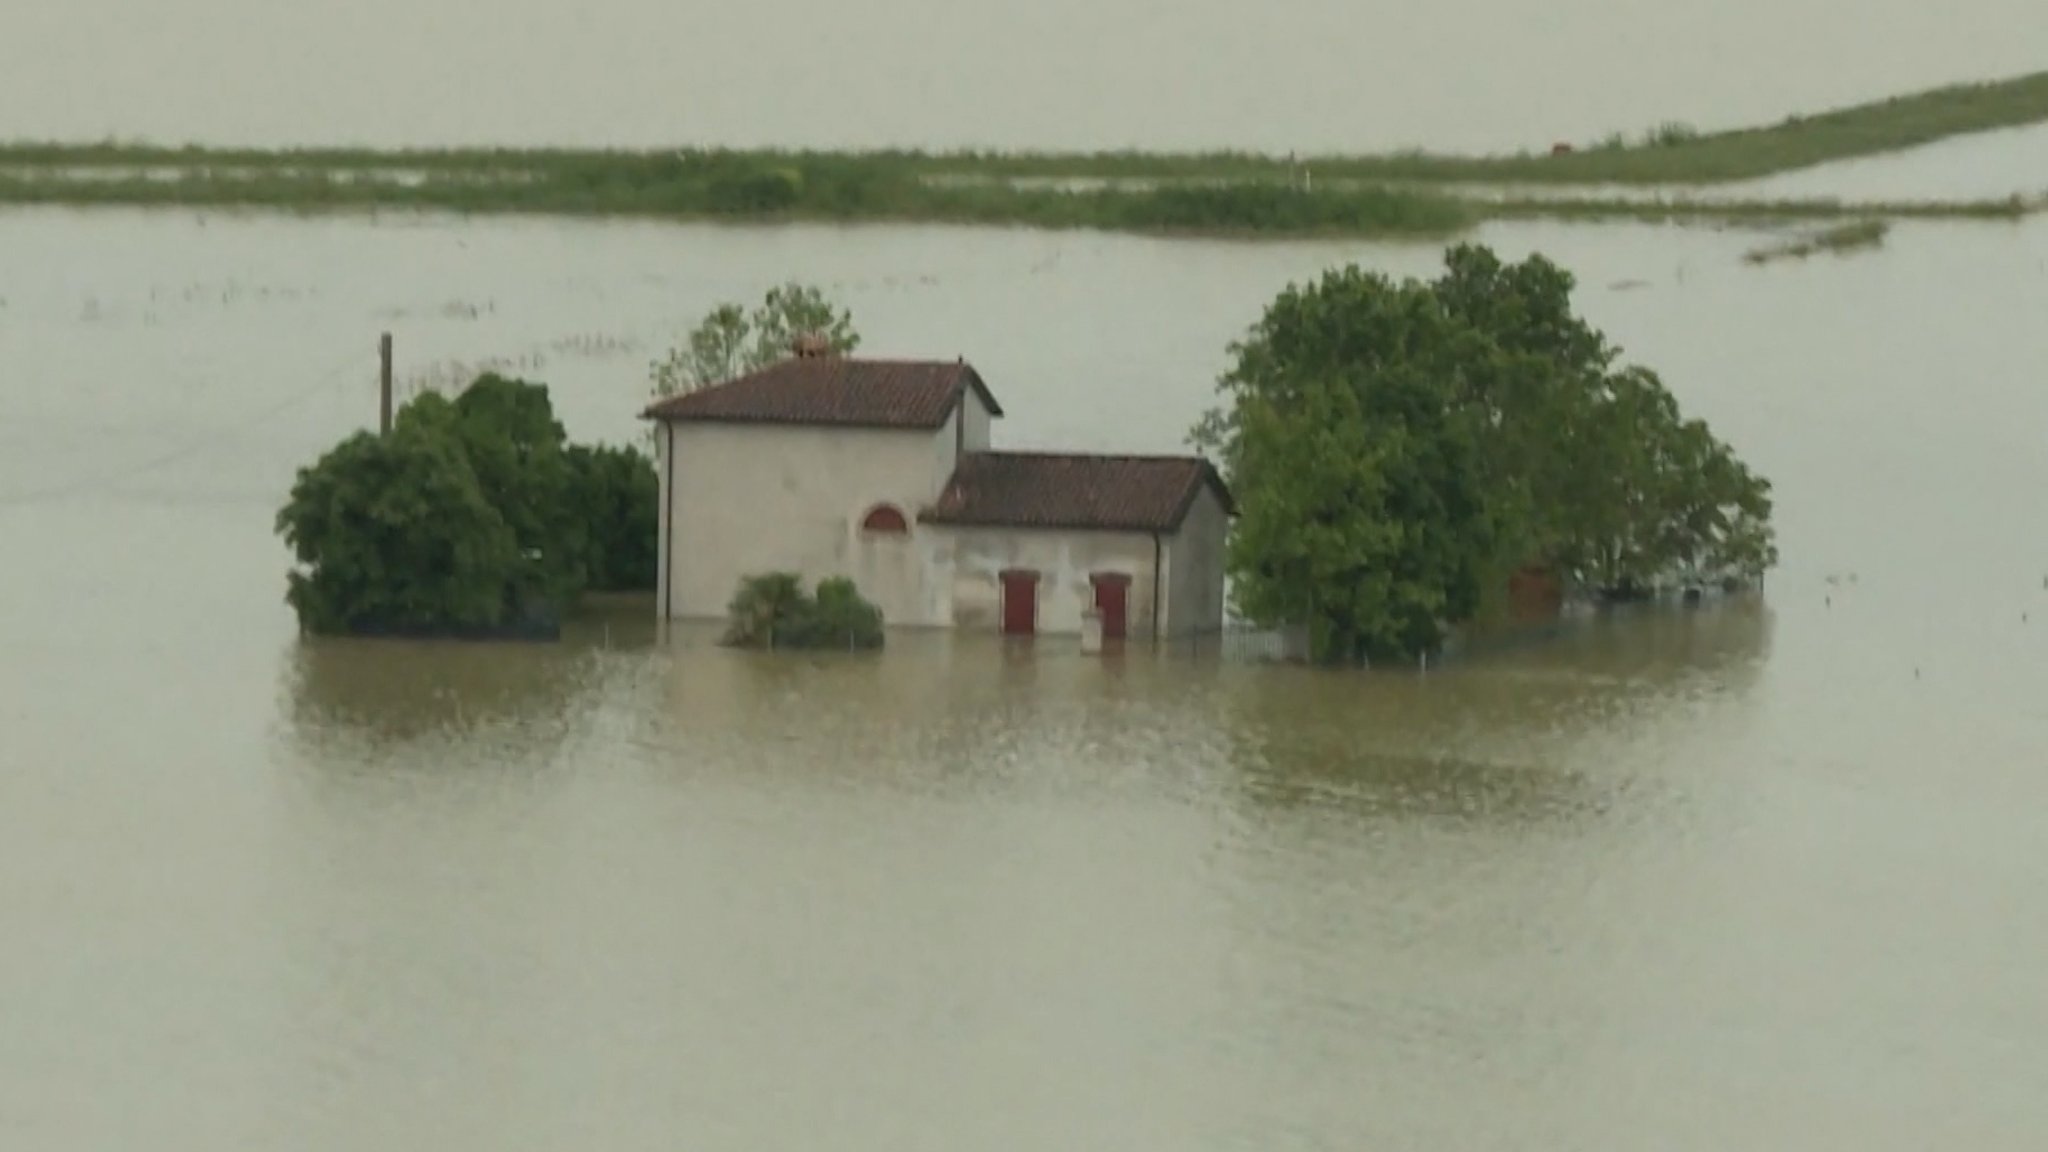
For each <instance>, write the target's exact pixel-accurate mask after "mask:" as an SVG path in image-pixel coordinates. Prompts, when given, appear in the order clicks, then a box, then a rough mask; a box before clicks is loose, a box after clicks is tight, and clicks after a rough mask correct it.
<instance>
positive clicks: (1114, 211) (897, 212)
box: [0, 166, 2048, 239]
mask: <svg viewBox="0 0 2048 1152" xmlns="http://www.w3.org/2000/svg"><path fill="white" fill-rule="evenodd" d="M752 179H753V177H751V176H747V175H744V174H743V175H742V176H741V177H740V178H739V179H738V181H737V183H738V185H739V186H738V187H735V184H734V182H727V180H726V177H725V176H724V175H722V174H720V173H719V172H718V171H717V170H713V171H711V172H710V173H708V174H707V173H706V172H704V171H701V170H699V171H693V170H691V169H690V168H688V167H687V166H685V167H667V166H650V167H647V168H642V169H637V170H631V171H619V172H613V173H611V174H610V178H608V179H604V180H595V181H593V180H587V179H577V180H564V179H557V178H545V177H544V178H533V177H530V176H519V177H517V178H512V179H507V180H504V181H496V180H492V179H489V178H487V177H482V176H479V175H478V174H477V173H474V172H457V173H450V174H425V175H416V177H415V178H413V179H409V180H406V181H403V182H400V181H391V180H369V179H363V178H361V176H360V173H348V174H345V175H341V174H335V173H327V172H320V171H317V170H309V169H295V170H290V171H284V170H277V171H263V170H248V169H244V170H239V171H233V172H222V171H220V170H217V169H215V170H194V171H189V172H185V173H182V174H173V175H171V176H168V177H165V176H146V175H130V176H120V175H110V174H108V173H101V174H100V175H99V176H96V177H95V178H92V179H86V180H80V179H75V178H71V177H68V176H64V175H54V174H50V173H36V172H29V173H23V172H20V171H17V172H14V173H11V174H9V173H0V204H26V205H33V204H43V205H68V206H74V207H91V206H96V205H103V206H129V207H138V206H139V207H153V206H160V207H171V206H182V207H205V208H222V209H258V210H270V211H282V212H300V213H320V212H337V211H339V212H348V211H362V212H372V213H374V212H378V211H384V210H395V211H440V212H452V213H462V214H535V215H551V216H586V217H637V218H645V219H660V220H710V221H725V222H731V223H752V224H773V223H789V222H838V223H919V224H956V225H979V226H989V227H1022V228H1040V229H1093V230H1099V231H1109V232H1127V233H1137V234H1149V235H1161V236H1210V237H1248V238H1291V237H1319V236H1343V237H1379V238H1395V239H1398V238H1404V237H1414V238H1441V237H1446V236H1451V235H1455V234H1457V233H1459V232H1462V231H1465V230H1466V229H1469V228H1470V227H1472V226H1474V225H1476V224H1479V223H1481V222H1483V221H1486V220H1497V219H1499V220H1517V219H1553V220H1567V221H1586V222H1595V221H1602V220H1628V221H1639V222H1652V223H1692V222H1722V223H1731V224H1741V225H1754V226H1766V225H1782V224H1789V223H1798V222H1802V221H1831V220H1844V219H1851V220H1854V221H1858V222H1861V221H1865V220H1869V219H1878V220H1887V219H1980V220H1996V219H2008V220H2010V219H2018V218H2021V217H2024V216H2027V215H2031V214H2033V213H2035V212H2039V211H2042V210H2043V209H2044V208H2048V201H2044V200H2042V199H2041V198H2025V197H2019V196H2011V197H2005V198H2000V199H1991V200H1964V201H1924V202H1923V201H1908V202H1892V203H1885V202H1879V203H1845V202H1843V201H1839V200H1828V199H1812V200H1725V199H1701V198H1688V197H1684V196H1678V197H1662V198H1656V197H1625V196H1604V197H1603V196H1586V195H1571V194H1568V193H1566V192H1564V191H1562V190H1560V191H1559V192H1557V193H1545V192H1540V191H1539V192H1528V191H1523V192H1518V193H1515V194H1511V195H1506V196H1501V197H1479V196H1463V195H1459V194H1458V193H1456V192H1455V191H1452V190H1448V189H1443V188H1431V187H1422V186H1412V185H1411V186H1408V187H1389V186H1382V185H1375V184H1366V183H1350V184H1344V185H1333V184H1325V185H1322V186H1318V187H1316V188H1315V189H1314V190H1312V191H1311V190H1308V189H1304V188H1299V187H1291V186H1288V185H1284V184H1273V183H1265V182H1241V183H1227V182H1225V183H1204V184H1165V185H1157V186H1154V185H1121V184H1111V185H1108V186H1096V187H1085V188H1062V187H1058V186H1054V185H1045V184H1039V185H1028V186H1020V185H1017V184H1011V183H1007V182H1002V181H968V182H959V181H951V182H943V183H940V182H932V181H924V180H907V181H897V180H888V179H881V178H869V177H868V176H867V175H865V174H864V173H862V172H861V171H860V170H859V169H858V168H855V169H853V170H852V171H847V170H845V169H843V168H839V167H835V166H826V167H825V168H823V169H821V170H813V169H805V168H801V167H799V168H796V169H793V170H790V171H788V172H781V173H778V174H776V176H775V177H774V181H773V182H772V183H769V182H754V183H747V181H750V180H752Z"/></svg>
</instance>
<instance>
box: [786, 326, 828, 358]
mask: <svg viewBox="0 0 2048 1152" xmlns="http://www.w3.org/2000/svg"><path fill="white" fill-rule="evenodd" d="M789 350H790V351H791V352H794V353H796V358H797V359H799V360H823V359H825V358H826V357H828V356H830V355H832V342H831V341H830V340H827V339H825V337H824V334H823V333H819V332H801V333H798V334H797V338H796V339H794V340H792V341H790V342H789Z"/></svg>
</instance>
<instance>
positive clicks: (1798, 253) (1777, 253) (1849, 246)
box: [1742, 220, 1891, 264]
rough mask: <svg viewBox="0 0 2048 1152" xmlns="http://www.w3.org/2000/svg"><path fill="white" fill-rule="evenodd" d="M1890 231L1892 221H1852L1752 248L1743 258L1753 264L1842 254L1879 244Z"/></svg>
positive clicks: (1874, 246)
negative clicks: (1826, 254)
mask: <svg viewBox="0 0 2048 1152" xmlns="http://www.w3.org/2000/svg"><path fill="white" fill-rule="evenodd" d="M1890 231H1891V224H1889V223H1888V222H1886V221H1883V220H1850V221H1847V222H1846V223H1842V224H1837V225H1835V226H1834V227H1832V228H1823V229H1821V230H1820V231H1818V232H1812V233H1808V234H1807V235H1804V236H1798V237H1794V238H1792V239H1789V240H1784V241H1780V242H1779V243H1776V244H1766V245H1763V246H1762V247H1758V248H1752V249H1750V250H1749V251H1748V252H1747V253H1744V254H1743V257H1742V259H1743V260H1744V261H1745V262H1747V263H1750V264H1770V263H1773V262H1775V261H1778V260H1804V259H1806V258H1807V257H1809V256H1814V255H1818V254H1820V253H1822V252H1830V253H1834V254H1836V255H1840V254H1843V253H1847V252H1855V251H1858V250H1861V249H1864V248H1876V247H1879V246H1880V245H1882V244H1883V243H1884V238H1885V235H1886V234H1887V233H1889V232H1890Z"/></svg>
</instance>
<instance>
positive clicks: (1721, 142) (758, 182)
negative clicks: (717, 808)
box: [0, 73, 2048, 236]
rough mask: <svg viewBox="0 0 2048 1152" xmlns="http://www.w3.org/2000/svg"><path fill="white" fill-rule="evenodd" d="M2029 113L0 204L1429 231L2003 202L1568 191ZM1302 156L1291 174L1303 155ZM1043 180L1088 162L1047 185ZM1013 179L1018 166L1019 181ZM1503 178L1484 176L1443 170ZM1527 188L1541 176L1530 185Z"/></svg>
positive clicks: (758, 157)
mask: <svg viewBox="0 0 2048 1152" xmlns="http://www.w3.org/2000/svg"><path fill="white" fill-rule="evenodd" d="M2042 121H2048V73H2039V74H2035V75H2031V76H2024V77H2019V78H2015V79H2010V80H2004V81H1996V82H1992V83H1985V84H1972V85H1958V86H1953V87H1948V88H1941V89H1935V90H1932V91H1928V92H1922V93H1916V94H1913V95H1908V96H1900V97H1894V98H1891V99H1888V100H1882V101H1877V102H1873V103H1869V104H1863V105H1858V106H1855V107H1851V108H1845V109H1840V110H1836V111H1832V112H1827V113H1822V114H1819V115H1813V116H1795V117H1792V118H1790V119H1788V120H1785V121H1783V122H1781V123H1779V124H1776V125H1772V126H1769V127H1761V128H1746V129H1737V130H1733V131H1727V132H1716V133H1695V132H1692V131H1690V130H1689V129H1686V128H1684V127H1683V126H1674V125H1666V126H1664V127H1662V128H1658V129H1656V130H1654V131H1652V132H1651V133H1649V134H1647V135H1646V136H1645V137H1644V138H1643V139H1641V140H1638V141H1634V142H1629V141H1624V140H1622V139H1620V138H1618V137H1617V138H1613V139H1610V140H1608V141H1605V142H1602V143H1599V144H1595V145H1592V146H1589V147H1585V148H1581V149H1578V150H1575V151H1572V152H1568V153H1563V154H1558V155H1552V154H1550V152H1549V151H1548V150H1546V151H1544V152H1542V153H1540V154H1526V153H1525V154H1518V155H1510V156H1492V157H1463V156H1439V155H1429V154H1424V153H1420V152H1413V153H1398V154H1390V155H1382V156H1325V157H1311V158H1308V159H1305V160H1295V159H1291V158H1286V157H1273V156H1259V155H1252V154H1245V153H1203V154H1148V153H1136V152H1123V153H1092V154H1051V153H1018V154H992V153H975V152H954V153H924V152H910V151H877V152H847V153H833V152H815V151H809V152H797V151H733V150H687V151H660V152H623V151H577V150H563V149H453V150H436V151H370V150H350V149H324V150H322V149H306V150H288V151H252V150H236V149H202V148H166V147H158V146H151V145H136V144H119V143H109V144H83V145H75V144H35V143H19V144H7V145H0V203H15V204H23V203H51V204H72V205H93V204H121V205H187V206H217V207H255V208H267V209H281V210H305V211H328V210H337V209H341V210H346V209H372V208H398V209H436V210H447V211H456V212H513V213H541V214H553V215H585V216H640V217H655V218H669V219H726V220H734V221H775V220H824V221H847V222H855V221H863V222H887V221H899V222H920V223H950V224H984V225H1010V226H1025V227H1040V228H1096V229H1104V230H1110V231H1128V232H1149V233H1164V234H1174V233H1198V234H1213V235H1262V236H1289V235H1353V236H1403V235H1412V236H1441V235H1448V234H1451V233H1455V232H1457V231H1459V230H1461V229H1463V228H1466V227H1469V226H1471V225H1473V224H1475V223H1478V222H1480V221H1482V220H1486V219H1499V218H1508V219H1513V218H1531V217H1548V218H1563V219H1574V220H1598V219H1632V220H1651V221H1667V220H1688V219H1692V220H1697V219H1717V220H1728V221H1736V222H1751V223H1755V222H1762V221H1786V220H1828V219H1841V218H1843V217H1850V216H1853V217H1856V218H1858V219H1865V218H1879V219H1885V218H1905V217H1956V218H1982V219H1997V218H2014V217H2018V216H2023V215H2026V214H2028V213H2030V212H2034V211H2039V210H2042V209H2043V208H2044V207H2048V201H2044V200H2043V199H2041V198H2023V197H2017V196H2015V197H2006V198H2000V199H1993V200H1971V201H1927V202H1911V203H1888V204H1868V203H1859V204H1845V203H1842V202H1839V201H1834V200H1824V199H1810V200H1789V201H1757V200H1741V199H1734V200H1727V199H1713V200H1707V199H1701V198H1697V197H1689V196H1667V197H1662V198H1654V199H1639V198H1624V197H1620V196H1614V195H1606V196H1601V195H1584V194H1581V195H1572V194H1569V191H1570V188H1571V187H1572V186H1580V187H1583V186H1587V185H1603V184H1604V185H1634V186H1637V187H1644V186H1684V185H1692V186H1701V185H1711V184H1716V183H1726V182H1730V181H1736V180H1744V179H1751V178H1756V177H1762V176H1768V175H1771V174H1774V173H1779V172H1786V171H1791V170H1794V169H1798V168H1804V167H1809V166H1812V165H1815V164H1821V163H1825V162H1828V161H1834V160H1843V159H1850V158H1855V157H1861V156H1872V155H1878V154H1882V153H1886V152H1894V151H1900V150H1903V149H1907V148H1912V147H1915V146H1918V145H1922V144H1927V143H1931V142H1934V141H1938V140H1942V139H1946V138H1949V137H1953V136H1959V135H1964V134H1967V133H1973V132H1983V131H1990V130H1994V129H2000V128H2011V127H2017V126H2021V125H2027V124H2033V123H2038V122H2042ZM1304 172H1306V173H1309V174H1312V181H1311V182H1310V186H1309V187H1302V186H1301V184H1302V183H1303V173H1304ZM1062 181H1079V182H1087V181H1096V182H1107V183H1106V184H1097V185H1093V186H1081V187H1075V186H1065V187H1062V186H1060V183H1059V182H1062ZM1020 182H1021V183H1020ZM1474 185H1490V186H1493V187H1495V188H1510V189H1511V191H1508V192H1505V193H1503V194H1500V195H1498V196H1481V195H1468V194H1461V192H1460V188H1461V186H1464V187H1467V188H1469V187H1471V186H1474ZM1546 189H1548V190H1546Z"/></svg>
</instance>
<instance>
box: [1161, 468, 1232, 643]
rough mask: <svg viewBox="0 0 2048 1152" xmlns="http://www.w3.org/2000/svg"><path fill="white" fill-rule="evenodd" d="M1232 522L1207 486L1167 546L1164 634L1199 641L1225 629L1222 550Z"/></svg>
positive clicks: (1197, 496)
mask: <svg viewBox="0 0 2048 1152" xmlns="http://www.w3.org/2000/svg"><path fill="white" fill-rule="evenodd" d="M1229 529H1230V517H1229V515H1227V514H1226V513H1225V512H1224V511H1223V502H1222V501H1220V500H1218V499H1217V498H1216V493H1215V492H1214V491H1212V490H1211V489H1210V488H1209V487H1208V486H1207V485H1204V486H1203V487H1202V490H1201V492H1200V493H1198V494H1197V495H1196V496H1195V502H1194V505H1193V506H1192V507H1190V508H1189V509H1188V515H1187V519H1185V520H1182V521H1181V525H1180V531H1178V532H1176V533H1174V534H1173V535H1172V536H1170V537H1168V539H1167V545H1166V571H1167V579H1166V587H1167V589H1168V592H1167V598H1166V633H1167V635H1169V636H1175V637H1179V636H1200V635H1205V634H1208V633H1212V632H1216V631H1219V630H1221V629H1222V627H1223V549H1224V543H1225V536H1226V534H1227V533H1228V532H1229Z"/></svg>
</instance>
